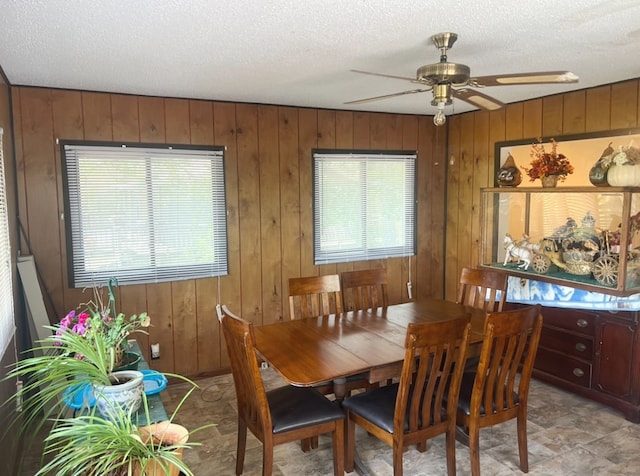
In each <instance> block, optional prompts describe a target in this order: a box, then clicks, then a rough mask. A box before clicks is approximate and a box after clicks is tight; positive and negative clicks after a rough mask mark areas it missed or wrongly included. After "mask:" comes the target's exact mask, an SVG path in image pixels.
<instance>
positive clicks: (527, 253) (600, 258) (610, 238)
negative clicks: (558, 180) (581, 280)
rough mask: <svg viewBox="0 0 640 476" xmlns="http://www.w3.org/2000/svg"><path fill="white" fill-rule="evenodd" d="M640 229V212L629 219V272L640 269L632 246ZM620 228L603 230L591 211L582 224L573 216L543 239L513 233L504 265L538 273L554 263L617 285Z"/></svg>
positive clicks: (637, 251)
mask: <svg viewBox="0 0 640 476" xmlns="http://www.w3.org/2000/svg"><path fill="white" fill-rule="evenodd" d="M638 231H640V212H638V213H637V214H635V215H634V216H632V217H631V218H630V220H629V243H628V246H627V250H626V253H627V255H626V256H627V273H628V274H629V271H636V270H637V271H640V249H638V248H633V247H632V245H631V240H632V238H633V235H634V234H635V233H636V232H638ZM620 240H621V231H620V229H618V230H615V231H609V230H600V229H598V228H596V226H595V219H594V218H593V217H592V216H591V214H590V213H589V212H587V214H586V215H585V217H584V218H583V220H582V224H581V226H579V225H578V224H577V223H576V221H575V220H574V219H572V218H568V219H567V222H566V223H565V224H564V225H563V226H561V227H559V228H558V229H556V230H554V232H553V234H552V235H551V236H547V237H544V238H542V240H540V242H531V241H530V239H529V236H527V235H526V234H525V235H523V236H522V238H521V239H520V240H514V239H513V238H512V237H511V235H510V234H508V233H507V234H506V235H505V237H504V246H505V250H506V256H505V259H504V263H503V266H507V264H508V263H509V262H510V261H516V267H517V268H518V269H521V270H528V269H529V268H531V269H532V270H533V271H535V272H536V273H540V274H546V273H547V272H548V271H549V270H550V269H551V266H552V265H555V266H557V267H558V268H559V269H560V270H561V271H564V272H566V273H569V274H574V275H581V276H589V275H593V278H594V279H595V280H596V281H597V282H598V283H599V284H601V285H603V286H608V287H615V286H617V284H618V271H619V267H620V266H619V264H620V252H621V251H622V250H623V249H624V247H622V246H621V243H620Z"/></svg>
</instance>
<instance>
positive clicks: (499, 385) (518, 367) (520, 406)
mask: <svg viewBox="0 0 640 476" xmlns="http://www.w3.org/2000/svg"><path fill="white" fill-rule="evenodd" d="M541 330H542V314H541V307H540V305H535V306H527V307H524V308H521V309H515V310H512V311H502V312H492V313H489V314H488V315H487V318H486V322H485V330H484V338H483V342H482V350H481V351H480V361H479V363H478V367H477V371H475V372H469V371H465V373H464V374H463V376H462V384H461V387H460V394H459V397H458V415H457V424H458V426H459V431H458V432H457V436H458V439H459V440H460V441H461V442H463V443H465V444H468V445H469V453H470V455H471V474H472V476H480V429H481V428H485V427H488V426H493V425H496V424H498V423H502V422H505V421H507V420H511V419H514V418H515V419H516V420H517V430H518V449H519V456H520V470H521V471H522V472H524V473H526V472H528V471H529V458H528V449H527V400H528V395H529V384H530V382H531V373H532V371H533V363H534V360H535V357H536V351H537V349H538V342H539V341H540V332H541ZM460 427H461V428H460Z"/></svg>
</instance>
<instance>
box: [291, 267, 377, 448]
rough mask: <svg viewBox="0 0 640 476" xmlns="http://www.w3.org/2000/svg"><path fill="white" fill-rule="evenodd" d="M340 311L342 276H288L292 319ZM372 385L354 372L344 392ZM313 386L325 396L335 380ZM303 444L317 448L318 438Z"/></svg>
mask: <svg viewBox="0 0 640 476" xmlns="http://www.w3.org/2000/svg"><path fill="white" fill-rule="evenodd" d="M341 312H342V293H341V291H340V276H339V275H337V274H330V275H323V276H306V277H300V278H289V317H290V318H291V319H305V318H309V317H318V316H324V315H327V314H339V313H341ZM371 387H372V385H371V384H370V383H369V380H368V378H367V376H366V375H351V376H349V377H346V382H345V395H350V394H351V392H352V391H353V390H356V389H360V388H371ZM314 388H315V389H316V390H317V391H318V392H320V393H322V394H324V395H330V394H332V393H334V388H333V382H323V383H319V384H317V385H315V386H314ZM301 447H302V450H303V451H309V450H310V449H312V448H317V447H318V439H317V438H309V439H306V440H302V441H301Z"/></svg>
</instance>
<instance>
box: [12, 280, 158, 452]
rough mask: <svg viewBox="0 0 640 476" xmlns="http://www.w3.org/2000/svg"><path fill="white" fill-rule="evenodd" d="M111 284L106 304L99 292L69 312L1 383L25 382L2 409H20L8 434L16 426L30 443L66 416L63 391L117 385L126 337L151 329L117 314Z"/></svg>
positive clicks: (142, 318) (144, 319) (144, 320)
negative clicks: (114, 377)
mask: <svg viewBox="0 0 640 476" xmlns="http://www.w3.org/2000/svg"><path fill="white" fill-rule="evenodd" d="M113 284H114V282H110V283H109V285H108V295H109V298H108V299H106V298H104V297H103V295H102V294H101V292H100V290H99V289H97V288H96V289H94V297H93V300H92V301H90V302H89V303H85V304H82V305H81V306H80V307H79V308H78V309H76V310H73V311H71V312H70V313H68V314H67V315H66V316H65V317H64V318H63V319H62V320H61V321H60V323H58V324H56V325H53V326H46V328H47V329H49V330H50V331H51V335H49V336H47V337H45V338H44V339H42V340H39V341H37V344H38V345H37V346H36V347H34V348H32V349H30V350H29V351H27V352H28V354H29V355H30V356H29V357H26V358H23V359H21V360H19V361H18V362H16V363H15V365H14V366H13V367H12V368H10V370H9V371H8V372H7V375H6V376H5V378H4V379H3V380H14V381H22V382H23V387H22V389H21V390H19V391H17V392H16V393H15V394H13V395H12V396H11V397H10V398H8V399H7V401H5V402H4V404H3V405H5V406H6V405H16V406H17V407H20V411H19V412H17V413H14V414H13V419H12V420H11V421H10V422H8V424H6V425H5V427H6V428H8V429H9V431H13V429H14V428H16V427H17V428H18V436H20V437H24V438H25V439H29V437H30V436H32V435H35V434H37V433H39V432H40V431H41V430H42V428H43V427H44V426H45V424H47V423H48V422H51V421H54V422H56V423H57V421H58V420H59V419H60V417H61V416H63V415H64V414H65V412H67V411H68V408H67V406H66V404H65V403H64V395H65V391H67V390H69V389H70V388H73V387H76V386H82V385H85V386H86V385H105V386H108V385H112V384H113V382H112V380H111V379H110V374H111V373H112V372H113V370H114V368H115V367H116V365H118V363H119V358H120V356H121V355H123V353H124V352H123V350H124V345H125V343H126V340H127V338H128V337H129V336H130V335H131V334H132V333H134V332H145V331H144V328H145V327H147V326H149V324H150V322H149V317H148V315H147V314H146V313H141V314H134V315H132V316H129V317H127V316H125V315H124V314H123V313H117V312H116V308H115V298H114V295H113V288H112V286H113ZM27 446H29V444H27Z"/></svg>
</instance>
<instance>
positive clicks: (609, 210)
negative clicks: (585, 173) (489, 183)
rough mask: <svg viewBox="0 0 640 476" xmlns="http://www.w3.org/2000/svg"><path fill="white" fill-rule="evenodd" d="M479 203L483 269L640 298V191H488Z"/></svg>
mask: <svg viewBox="0 0 640 476" xmlns="http://www.w3.org/2000/svg"><path fill="white" fill-rule="evenodd" d="M481 199H482V204H481V205H482V206H481V223H482V224H483V226H482V235H481V245H482V249H481V264H482V265H483V266H485V267H491V268H496V269H501V270H505V271H507V272H508V273H509V274H510V275H513V276H520V277H524V278H530V279H535V280H538V281H547V282H553V283H556V284H561V285H565V286H572V287H575V288H580V289H586V290H591V291H595V292H599V293H605V294H612V295H617V296H629V295H631V294H636V293H640V188H636V187H632V188H627V187H624V188H622V187H556V188H531V187H529V188H525V187H523V188H517V187H515V188H508V187H504V188H483V189H482V191H481ZM622 243H626V246H622V245H621V244H622Z"/></svg>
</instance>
